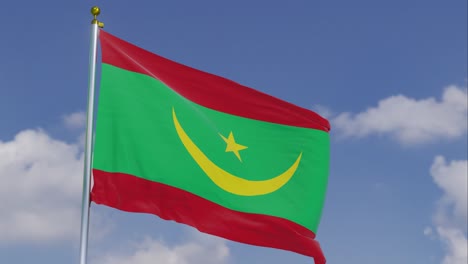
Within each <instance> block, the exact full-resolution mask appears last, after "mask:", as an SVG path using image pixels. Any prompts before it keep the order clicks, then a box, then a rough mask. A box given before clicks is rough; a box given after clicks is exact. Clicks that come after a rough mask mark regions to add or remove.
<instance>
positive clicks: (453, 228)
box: [431, 156, 468, 264]
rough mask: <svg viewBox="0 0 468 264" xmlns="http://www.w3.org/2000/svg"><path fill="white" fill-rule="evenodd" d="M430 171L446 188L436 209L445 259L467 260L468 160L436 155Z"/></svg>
mask: <svg viewBox="0 0 468 264" xmlns="http://www.w3.org/2000/svg"><path fill="white" fill-rule="evenodd" d="M431 175H432V178H433V180H434V182H435V183H436V184H437V186H438V187H439V188H441V189H442V191H443V195H442V197H441V199H440V200H439V202H438V203H437V208H436V211H435V213H434V224H435V226H436V231H437V234H438V236H439V238H440V240H441V241H442V242H443V243H444V245H445V248H446V256H445V257H444V259H443V262H442V263H443V264H462V263H463V264H466V263H467V262H468V252H467V251H468V240H467V221H468V217H467V210H468V208H467V206H468V204H467V203H468V202H467V199H468V191H467V188H468V161H467V160H458V161H451V162H447V161H446V160H445V158H444V157H442V156H437V157H435V159H434V162H433V164H432V167H431Z"/></svg>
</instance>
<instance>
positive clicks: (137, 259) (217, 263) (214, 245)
mask: <svg viewBox="0 0 468 264" xmlns="http://www.w3.org/2000/svg"><path fill="white" fill-rule="evenodd" d="M195 232H196V231H194V233H193V235H192V236H191V237H190V238H189V239H187V241H186V242H184V243H181V244H179V245H174V246H169V245H167V244H166V243H165V242H164V241H161V240H154V239H152V238H149V237H146V238H144V239H143V240H142V241H140V242H138V243H136V244H135V243H134V244H131V245H129V248H130V251H131V252H122V251H121V250H114V251H112V252H107V253H105V254H103V255H101V256H97V257H96V258H94V259H93V261H92V262H91V263H92V264H154V263H164V264H227V263H228V261H229V248H228V247H227V245H226V241H225V240H224V239H221V238H217V237H214V236H209V235H205V234H201V233H195Z"/></svg>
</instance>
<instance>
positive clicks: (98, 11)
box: [91, 6, 104, 28]
mask: <svg viewBox="0 0 468 264" xmlns="http://www.w3.org/2000/svg"><path fill="white" fill-rule="evenodd" d="M99 14H101V9H100V8H99V6H93V7H91V15H93V17H94V18H93V20H91V24H97V25H98V27H100V28H103V27H104V23H102V22H100V21H98V20H97V16H99Z"/></svg>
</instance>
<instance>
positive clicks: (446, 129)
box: [332, 85, 468, 144]
mask: <svg viewBox="0 0 468 264" xmlns="http://www.w3.org/2000/svg"><path fill="white" fill-rule="evenodd" d="M467 110H468V98H467V89H466V87H464V88H462V87H457V86H453V85H452V86H449V87H447V88H445V90H444V92H443V95H442V98H441V100H439V101H438V100H436V99H434V98H426V99H421V100H416V99H413V98H409V97H406V96H404V95H396V96H391V97H388V98H386V99H383V100H381V101H379V103H378V105H377V106H376V107H371V108H368V109H367V110H366V111H364V112H361V113H357V114H352V113H342V114H340V115H338V116H337V117H336V118H334V119H333V120H332V123H333V127H334V128H336V129H337V130H338V131H339V132H341V133H342V134H343V135H344V136H353V137H363V136H368V135H371V134H388V135H391V136H394V137H395V138H396V139H397V140H398V141H400V142H402V143H404V144H416V143H424V142H429V141H434V140H436V139H441V138H444V139H451V138H457V137H460V136H462V135H464V134H465V133H466V131H467V121H466V120H467Z"/></svg>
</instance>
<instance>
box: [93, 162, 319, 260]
mask: <svg viewBox="0 0 468 264" xmlns="http://www.w3.org/2000/svg"><path fill="white" fill-rule="evenodd" d="M93 178H94V186H93V190H92V193H91V200H92V201H94V202H95V203H97V204H104V205H107V206H110V207H114V208H117V209H119V210H123V211H128V212H140V213H150V214H155V215H157V216H159V217H161V218H162V219H165V220H174V221H176V222H179V223H183V224H187V225H190V226H192V227H195V228H197V229H198V230H199V231H201V232H204V233H208V234H212V235H215V236H219V237H224V238H226V239H229V240H233V241H237V242H241V243H246V244H251V245H257V246H264V247H272V248H278V249H284V250H289V251H293V252H296V253H299V254H303V255H306V256H310V257H313V258H314V259H315V263H316V264H325V258H324V256H323V253H322V251H321V249H320V245H319V243H318V242H317V241H316V240H314V238H315V234H314V233H313V232H312V231H310V230H309V229H307V228H305V227H303V226H301V225H298V224H296V223H294V222H291V221H289V220H286V219H283V218H279V217H274V216H268V215H261V214H252V213H244V212H239V211H234V210H230V209H227V208H225V207H223V206H220V205H218V204H216V203H213V202H211V201H208V200H206V199H204V198H201V197H199V196H196V195H194V194H191V193H189V192H187V191H184V190H181V189H178V188H174V187H171V186H168V185H165V184H161V183H157V182H152V181H148V180H145V179H142V178H139V177H135V176H132V175H128V174H123V173H109V172H105V171H101V170H96V169H94V170H93Z"/></svg>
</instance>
